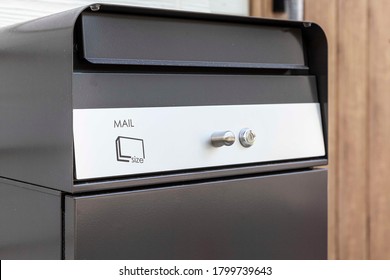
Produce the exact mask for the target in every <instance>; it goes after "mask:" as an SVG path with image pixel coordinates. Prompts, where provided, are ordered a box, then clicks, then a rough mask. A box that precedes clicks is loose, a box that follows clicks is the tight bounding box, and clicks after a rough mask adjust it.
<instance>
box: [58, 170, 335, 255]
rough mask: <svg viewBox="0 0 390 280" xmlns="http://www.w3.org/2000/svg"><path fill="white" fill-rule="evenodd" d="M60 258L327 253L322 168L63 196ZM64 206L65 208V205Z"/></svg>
mask: <svg viewBox="0 0 390 280" xmlns="http://www.w3.org/2000/svg"><path fill="white" fill-rule="evenodd" d="M65 203H66V209H67V213H70V215H73V214H74V219H72V218H70V219H66V221H67V224H66V225H65V226H66V227H69V229H70V231H67V233H66V234H67V235H69V237H66V240H67V244H66V247H65V248H66V251H68V252H65V255H66V257H67V258H76V259H326V258H327V171H326V170H321V169H317V170H310V171H302V172H296V173H286V174H280V175H272V176H263V177H261V176H259V177H248V178H245V179H237V180H223V179H221V181H217V182H209V183H202V184H194V185H187V186H180V185H179V186H177V187H170V188H160V189H151V190H141V191H129V192H119V193H111V194H102V195H92V196H81V197H71V196H68V197H66V200H65ZM68 211H70V212H68Z"/></svg>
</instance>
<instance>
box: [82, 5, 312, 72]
mask: <svg viewBox="0 0 390 280" xmlns="http://www.w3.org/2000/svg"><path fill="white" fill-rule="evenodd" d="M183 14H185V13H183ZM233 18H234V17H233ZM81 25H82V44H83V55H84V58H85V59H86V60H87V61H89V62H91V63H94V64H125V65H165V66H168V65H171V66H172V65H173V66H212V67H249V68H287V69H295V68H296V69H307V67H306V63H305V56H304V49H303V48H304V47H303V41H302V32H301V29H300V28H297V27H277V26H264V25H256V24H248V23H238V22H229V21H218V20H199V19H191V18H185V19H184V18H180V17H174V16H173V17H172V16H170V17H164V16H161V15H160V16H153V15H140V14H110V13H94V12H84V13H82V15H81Z"/></svg>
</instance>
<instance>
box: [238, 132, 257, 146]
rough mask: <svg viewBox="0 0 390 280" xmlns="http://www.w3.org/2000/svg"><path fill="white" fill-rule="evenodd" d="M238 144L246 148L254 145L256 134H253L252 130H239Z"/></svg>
mask: <svg viewBox="0 0 390 280" xmlns="http://www.w3.org/2000/svg"><path fill="white" fill-rule="evenodd" d="M239 139H240V143H241V145H242V146H244V147H246V148H248V147H250V146H252V145H253V143H255V140H256V134H255V133H254V132H253V130H252V129H249V128H244V129H241V131H240V135H239Z"/></svg>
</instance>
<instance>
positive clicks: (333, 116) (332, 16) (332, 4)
mask: <svg viewBox="0 0 390 280" xmlns="http://www.w3.org/2000/svg"><path fill="white" fill-rule="evenodd" d="M304 15H305V20H307V21H313V22H316V23H318V24H319V25H320V26H321V27H322V28H323V29H324V31H325V33H326V37H327V40H328V69H329V82H328V84H329V85H328V95H329V103H328V105H329V109H328V110H329V111H328V112H329V122H328V124H329V128H328V131H329V140H328V141H329V167H328V168H329V176H328V186H329V187H328V248H329V250H328V258H329V259H337V258H338V250H337V248H338V246H337V242H338V238H337V232H338V219H337V208H336V205H337V191H338V188H337V169H338V156H337V148H338V144H337V116H338V110H337V109H338V108H337V103H338V102H337V101H338V98H337V94H336V81H337V67H336V62H337V49H336V47H337V45H336V42H337V17H336V16H337V0H306V1H305V12H304Z"/></svg>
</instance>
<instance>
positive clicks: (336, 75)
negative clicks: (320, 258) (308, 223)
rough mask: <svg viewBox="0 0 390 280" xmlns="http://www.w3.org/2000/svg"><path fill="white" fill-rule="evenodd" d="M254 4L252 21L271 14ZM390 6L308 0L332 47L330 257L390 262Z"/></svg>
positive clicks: (382, 0) (261, 1) (263, 4)
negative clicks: (255, 17)
mask: <svg viewBox="0 0 390 280" xmlns="http://www.w3.org/2000/svg"><path fill="white" fill-rule="evenodd" d="M271 2H272V1H271V0H252V1H251V14H252V15H253V16H263V17H273V18H274V17H275V18H285V17H286V15H285V14H274V13H272V6H271V4H270V3H271ZM389 14H390V1H388V0H375V1H369V0H305V20H308V21H314V22H317V23H319V24H320V25H321V26H322V27H323V28H324V30H325V32H326V34H327V37H328V46H329V118H330V119H329V193H328V195H329V258H330V259H390V16H389Z"/></svg>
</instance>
